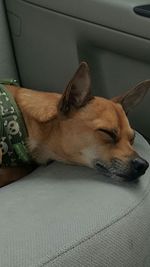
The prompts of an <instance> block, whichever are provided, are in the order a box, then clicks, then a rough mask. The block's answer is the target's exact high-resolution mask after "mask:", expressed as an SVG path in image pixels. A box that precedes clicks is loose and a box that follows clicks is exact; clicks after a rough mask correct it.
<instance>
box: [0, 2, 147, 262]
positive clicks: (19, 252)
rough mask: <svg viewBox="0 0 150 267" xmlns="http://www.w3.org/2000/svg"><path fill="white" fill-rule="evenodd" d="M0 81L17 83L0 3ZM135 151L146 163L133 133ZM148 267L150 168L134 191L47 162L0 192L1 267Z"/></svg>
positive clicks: (140, 140) (130, 186)
mask: <svg viewBox="0 0 150 267" xmlns="http://www.w3.org/2000/svg"><path fill="white" fill-rule="evenodd" d="M0 40H1V41H0V63H1V64H0V78H3V77H14V78H16V77H17V74H16V67H15V61H14V59H13V53H12V48H11V46H10V38H9V34H8V29H7V23H6V19H5V17H4V9H3V6H2V1H0ZM135 147H136V149H137V150H138V152H139V153H140V154H141V156H143V157H144V158H146V159H147V160H148V161H149V162H150V149H149V145H148V143H147V142H146V141H145V140H144V138H143V137H142V136H141V135H140V134H138V133H137V135H136V140H135ZM54 266H55V267H96V266H97V267H135V266H136V267H149V266H150V168H149V169H148V171H147V172H146V174H145V175H144V176H143V177H141V179H140V182H139V183H135V184H113V183H110V182H109V181H107V179H105V177H102V176H101V175H100V174H98V173H96V172H95V171H93V170H91V169H88V168H85V167H76V166H67V165H64V164H60V163H55V162H54V163H52V164H50V165H49V166H48V167H40V168H38V169H37V170H35V171H34V172H33V173H32V174H30V175H28V176H27V177H24V178H23V179H21V180H19V181H17V182H15V183H13V184H10V185H8V186H6V187H3V188H1V189H0V267H54Z"/></svg>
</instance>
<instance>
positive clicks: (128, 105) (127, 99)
mask: <svg viewBox="0 0 150 267" xmlns="http://www.w3.org/2000/svg"><path fill="white" fill-rule="evenodd" d="M149 88H150V80H145V81H143V82H140V83H138V84H137V85H136V86H135V87H133V88H131V89H130V90H129V91H127V92H126V93H125V94H123V95H121V96H117V97H114V98H113V99H112V101H114V102H116V103H120V104H121V105H122V107H123V109H124V111H125V113H126V114H128V112H129V111H130V110H132V109H133V108H134V107H135V106H136V105H137V104H139V103H140V102H141V101H142V99H143V98H144V96H145V94H146V93H147V92H148V89H149Z"/></svg>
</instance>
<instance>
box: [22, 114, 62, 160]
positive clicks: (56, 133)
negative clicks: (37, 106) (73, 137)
mask: <svg viewBox="0 0 150 267" xmlns="http://www.w3.org/2000/svg"><path fill="white" fill-rule="evenodd" d="M25 121H26V122H27V121H28V123H27V127H28V134H29V137H28V140H27V147H28V149H29V151H30V153H31V155H32V157H33V159H34V160H35V161H36V162H37V163H39V164H45V163H46V162H47V163H48V162H49V161H50V160H57V161H62V159H63V158H64V156H63V151H62V150H61V140H60V127H59V122H58V120H57V118H56V119H54V120H52V121H50V122H44V123H40V122H38V121H36V120H34V119H31V118H27V117H25Z"/></svg>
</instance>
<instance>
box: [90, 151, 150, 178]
mask: <svg viewBox="0 0 150 267" xmlns="http://www.w3.org/2000/svg"><path fill="white" fill-rule="evenodd" d="M94 165H95V168H96V169H97V170H98V171H100V173H102V174H104V175H107V176H111V177H114V176H119V177H122V178H123V179H124V180H126V181H133V180H136V179H138V178H139V177H140V176H142V175H143V174H144V173H145V172H146V170H147V168H148V167H149V163H148V162H147V161H146V160H145V159H143V158H141V157H139V156H137V157H136V158H133V159H131V160H129V161H128V162H126V163H125V162H123V161H121V160H120V159H113V160H112V161H111V162H110V163H107V164H106V163H103V162H101V161H99V160H97V161H95V164H94Z"/></svg>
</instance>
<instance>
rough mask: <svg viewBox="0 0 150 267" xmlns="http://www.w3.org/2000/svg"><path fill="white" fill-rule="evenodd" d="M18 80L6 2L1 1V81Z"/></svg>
mask: <svg viewBox="0 0 150 267" xmlns="http://www.w3.org/2000/svg"><path fill="white" fill-rule="evenodd" d="M4 78H15V79H17V78H18V75H17V71H16V66H15V61H14V58H13V50H12V47H11V40H10V36H9V29H8V24H7V19H6V16H5V12H4V1H3V0H0V79H4Z"/></svg>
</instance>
